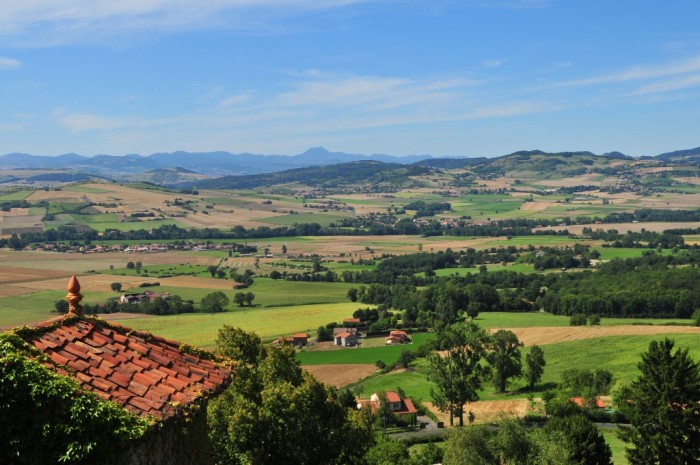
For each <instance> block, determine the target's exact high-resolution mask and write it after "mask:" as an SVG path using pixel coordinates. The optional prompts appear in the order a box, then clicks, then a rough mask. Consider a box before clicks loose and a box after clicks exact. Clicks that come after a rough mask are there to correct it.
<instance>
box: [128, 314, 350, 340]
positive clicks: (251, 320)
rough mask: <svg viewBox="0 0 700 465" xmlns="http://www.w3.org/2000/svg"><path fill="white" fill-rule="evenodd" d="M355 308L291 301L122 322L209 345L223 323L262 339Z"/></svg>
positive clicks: (316, 323) (321, 322) (309, 329)
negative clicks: (297, 303) (291, 302)
mask: <svg viewBox="0 0 700 465" xmlns="http://www.w3.org/2000/svg"><path fill="white" fill-rule="evenodd" d="M356 308H357V306H356V305H355V304H353V303H336V304H323V305H292V306H288V307H276V308H268V309H261V308H255V307H254V308H244V309H239V310H235V311H229V312H224V313H212V314H202V313H194V314H183V315H173V316H161V317H150V318H139V319H133V320H128V321H125V322H124V325H126V326H129V327H131V328H134V329H138V330H142V331H149V332H152V333H153V334H157V335H159V336H163V337H166V338H170V339H174V340H176V341H180V342H185V343H188V344H192V345H196V346H199V347H204V348H208V349H211V348H213V347H214V341H215V340H216V336H217V332H218V330H219V329H220V328H221V327H222V326H223V325H231V326H239V327H241V328H243V329H245V330H246V331H253V332H255V333H256V334H257V335H258V336H260V337H261V338H262V339H263V340H264V341H270V340H272V339H274V338H276V337H279V336H284V335H291V334H294V333H298V332H303V331H306V332H308V333H310V335H313V334H315V332H316V329H317V328H318V327H319V326H321V325H325V324H326V323H330V322H332V321H342V319H343V318H347V317H348V315H352V312H353V311H354V310H355V309H356Z"/></svg>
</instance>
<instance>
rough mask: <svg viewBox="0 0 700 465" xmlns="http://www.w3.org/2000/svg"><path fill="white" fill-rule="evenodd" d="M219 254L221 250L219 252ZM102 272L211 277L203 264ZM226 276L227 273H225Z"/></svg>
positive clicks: (129, 274)
mask: <svg viewBox="0 0 700 465" xmlns="http://www.w3.org/2000/svg"><path fill="white" fill-rule="evenodd" d="M219 255H221V252H219ZM132 261H133V262H137V261H139V260H138V256H136V257H133V259H132ZM102 273H103V274H111V275H117V276H140V277H142V278H144V279H152V278H167V277H170V276H183V275H186V276H200V277H203V278H208V277H211V274H210V273H209V272H208V271H207V267H206V266H204V265H148V266H144V267H142V268H141V270H140V272H137V271H136V268H131V269H130V268H119V269H114V270H104V271H102ZM227 276H228V273H227Z"/></svg>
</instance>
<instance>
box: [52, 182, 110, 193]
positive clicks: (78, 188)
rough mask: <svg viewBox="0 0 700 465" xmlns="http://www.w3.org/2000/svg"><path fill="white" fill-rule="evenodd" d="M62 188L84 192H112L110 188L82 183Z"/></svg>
mask: <svg viewBox="0 0 700 465" xmlns="http://www.w3.org/2000/svg"><path fill="white" fill-rule="evenodd" d="M64 190H67V191H69V192H83V193H85V194H102V193H105V192H112V191H111V190H108V189H101V188H99V187H91V186H84V185H80V184H74V185H72V186H66V187H64Z"/></svg>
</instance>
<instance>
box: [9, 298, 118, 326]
mask: <svg viewBox="0 0 700 465" xmlns="http://www.w3.org/2000/svg"><path fill="white" fill-rule="evenodd" d="M65 297H66V291H43V292H35V293H32V294H25V295H18V296H10V297H2V298H0V326H21V325H24V324H28V323H39V322H42V321H46V320H49V319H51V318H55V317H57V316H59V315H58V314H57V313H55V312H52V310H53V309H54V303H55V302H56V301H57V300H61V299H63V298H65ZM108 297H114V293H107V292H90V293H89V294H88V295H87V296H86V297H85V300H84V302H85V303H89V304H97V303H101V302H104V301H105V300H106V299H107V298H108Z"/></svg>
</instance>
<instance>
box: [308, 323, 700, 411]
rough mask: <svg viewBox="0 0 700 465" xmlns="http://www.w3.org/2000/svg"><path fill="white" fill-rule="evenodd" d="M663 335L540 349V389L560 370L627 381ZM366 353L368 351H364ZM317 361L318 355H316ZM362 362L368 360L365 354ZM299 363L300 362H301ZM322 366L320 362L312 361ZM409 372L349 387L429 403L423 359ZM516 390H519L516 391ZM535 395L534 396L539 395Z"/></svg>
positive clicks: (698, 356)
mask: <svg viewBox="0 0 700 465" xmlns="http://www.w3.org/2000/svg"><path fill="white" fill-rule="evenodd" d="M664 337H665V336H664V335H657V336H615V337H604V338H595V339H585V340H580V341H571V342H563V343H559V344H548V345H545V346H542V349H543V351H544V355H545V360H546V361H547V366H546V368H545V372H544V376H543V377H542V381H541V383H540V386H545V387H552V386H554V385H555V384H558V383H559V382H560V381H561V375H562V373H563V372H564V370H567V369H571V368H579V369H588V370H594V369H604V370H609V371H610V372H611V373H612V374H613V376H614V378H613V383H615V381H616V380H625V381H631V380H633V379H635V378H636V376H637V375H638V370H637V364H638V363H639V361H640V360H641V354H642V353H643V352H645V351H646V350H647V348H648V346H649V343H650V342H651V341H652V340H660V339H663V338H664ZM668 337H669V338H670V339H673V340H675V341H676V347H681V348H687V349H689V354H690V356H691V357H693V358H694V359H695V360H700V340H699V339H698V337H697V335H694V334H669V335H668ZM368 351H370V349H368ZM526 354H527V347H526V348H525V349H524V350H523V353H522V355H523V359H524V357H525V355H526ZM319 358H320V356H319ZM364 358H365V359H371V358H372V357H371V356H369V355H366V356H364ZM302 360H303V359H302ZM315 362H316V363H317V364H322V363H324V362H322V361H318V360H316V361H315ZM414 367H415V368H414V370H413V371H410V372H409V371H401V372H397V373H394V372H392V373H388V374H386V375H379V376H374V377H370V378H368V379H366V380H363V381H361V382H359V383H357V384H356V385H354V386H353V389H359V390H361V391H362V392H364V393H370V392H375V391H381V390H392V389H396V387H397V386H401V388H402V389H404V391H406V394H407V395H409V396H411V397H413V398H415V399H418V400H421V399H422V400H430V387H431V384H432V383H430V382H429V381H428V380H427V375H426V373H427V364H426V362H425V361H424V360H418V361H416V362H414ZM524 387H525V383H524V382H523V381H522V380H515V381H514V382H512V383H510V384H509V388H508V389H509V393H507V394H505V395H503V394H498V393H496V392H495V389H494V388H493V387H492V386H491V385H487V386H486V389H484V391H482V393H481V394H480V397H481V399H483V400H499V399H512V398H526V397H527V396H528V392H527V391H526V390H524V389H523V388H524ZM520 389H523V390H522V391H520ZM540 394H541V392H540V393H539V394H538V393H537V392H536V393H535V395H536V396H538V395H540Z"/></svg>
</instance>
